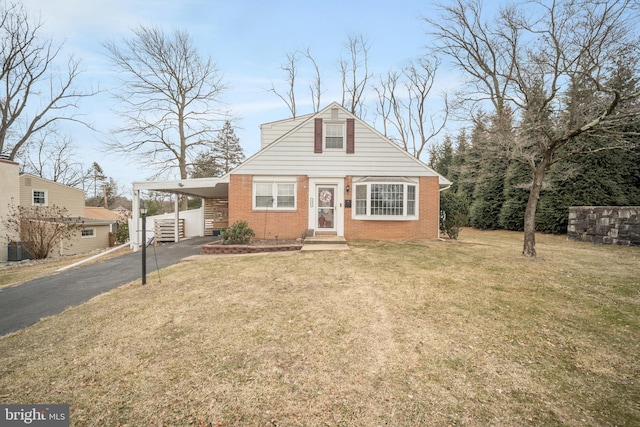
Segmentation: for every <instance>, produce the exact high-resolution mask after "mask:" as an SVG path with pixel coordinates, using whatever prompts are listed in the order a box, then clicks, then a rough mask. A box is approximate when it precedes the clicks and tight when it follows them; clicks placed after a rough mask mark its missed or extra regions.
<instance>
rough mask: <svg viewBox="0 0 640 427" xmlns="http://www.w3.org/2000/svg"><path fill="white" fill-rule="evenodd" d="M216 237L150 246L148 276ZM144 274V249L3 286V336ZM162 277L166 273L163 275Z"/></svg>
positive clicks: (0, 331) (0, 296) (0, 332)
mask: <svg viewBox="0 0 640 427" xmlns="http://www.w3.org/2000/svg"><path fill="white" fill-rule="evenodd" d="M214 239H216V238H215V237H212V236H207V237H195V238H190V239H185V240H182V241H180V242H178V243H167V244H164V245H161V246H157V247H155V251H154V248H153V247H149V248H148V249H147V276H149V275H151V274H154V275H155V274H157V273H156V258H157V264H158V267H159V268H160V269H162V268H165V267H168V266H170V265H172V264H176V263H177V262H179V261H180V260H181V259H183V258H186V257H188V256H191V255H197V254H199V253H200V250H201V245H202V244H204V243H207V242H211V241H213V240H214ZM141 276H142V256H141V253H140V252H135V253H130V254H126V255H121V256H118V257H115V258H111V259H107V260H104V261H99V262H96V263H94V264H89V265H80V266H78V267H76V268H74V269H71V270H67V271H62V272H60V273H56V274H53V275H51V276H49V277H43V278H40V279H34V280H30V281H28V282H25V283H22V284H20V285H17V286H12V287H9V288H3V289H0V336H2V335H5V334H8V333H11V332H15V331H18V330H20V329H22V328H26V327H27V326H31V325H33V324H35V323H37V322H38V321H39V320H40V319H42V318H44V317H48V316H52V315H54V314H58V313H60V312H62V311H64V310H65V309H67V308H68V307H74V306H77V305H80V304H82V303H84V302H86V301H88V300H90V299H91V298H93V297H95V296H97V295H99V294H101V293H104V292H107V291H110V290H112V289H115V288H117V287H119V286H122V285H124V284H126V283H129V282H132V281H134V280H139V279H140V277H141ZM161 277H162V276H161Z"/></svg>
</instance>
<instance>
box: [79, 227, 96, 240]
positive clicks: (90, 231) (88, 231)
mask: <svg viewBox="0 0 640 427" xmlns="http://www.w3.org/2000/svg"><path fill="white" fill-rule="evenodd" d="M80 233H81V236H82V237H83V238H85V237H96V229H95V228H83V229H82V231H80Z"/></svg>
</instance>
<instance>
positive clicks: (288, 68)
mask: <svg viewBox="0 0 640 427" xmlns="http://www.w3.org/2000/svg"><path fill="white" fill-rule="evenodd" d="M298 59H299V58H298V51H293V52H287V61H286V62H285V63H284V64H281V65H280V69H281V70H282V71H284V72H285V73H286V75H287V77H286V82H287V92H286V93H285V94H284V95H283V94H281V93H280V92H278V91H277V90H276V87H275V86H274V84H273V83H272V84H271V89H269V92H272V93H274V94H276V95H277V96H278V98H280V99H282V100H283V101H284V103H285V104H287V107H288V108H289V111H290V112H291V117H293V118H294V119H295V118H296V91H295V86H296V77H297V75H298Z"/></svg>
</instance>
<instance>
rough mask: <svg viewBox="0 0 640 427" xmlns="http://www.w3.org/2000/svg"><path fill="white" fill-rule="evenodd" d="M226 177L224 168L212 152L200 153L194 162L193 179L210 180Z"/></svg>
mask: <svg viewBox="0 0 640 427" xmlns="http://www.w3.org/2000/svg"><path fill="white" fill-rule="evenodd" d="M222 175H224V166H223V165H222V164H221V161H220V159H219V158H217V157H216V156H215V154H214V153H213V152H211V151H208V152H205V153H200V154H198V157H196V159H195V160H194V161H193V166H192V169H191V173H190V176H191V178H209V177H215V176H222Z"/></svg>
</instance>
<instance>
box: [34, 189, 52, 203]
mask: <svg viewBox="0 0 640 427" xmlns="http://www.w3.org/2000/svg"><path fill="white" fill-rule="evenodd" d="M36 192H38V193H44V203H36V202H34V201H33V199H34V196H35V194H34V193H36ZM31 206H49V192H48V191H47V190H43V189H38V188H33V189H31Z"/></svg>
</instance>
